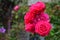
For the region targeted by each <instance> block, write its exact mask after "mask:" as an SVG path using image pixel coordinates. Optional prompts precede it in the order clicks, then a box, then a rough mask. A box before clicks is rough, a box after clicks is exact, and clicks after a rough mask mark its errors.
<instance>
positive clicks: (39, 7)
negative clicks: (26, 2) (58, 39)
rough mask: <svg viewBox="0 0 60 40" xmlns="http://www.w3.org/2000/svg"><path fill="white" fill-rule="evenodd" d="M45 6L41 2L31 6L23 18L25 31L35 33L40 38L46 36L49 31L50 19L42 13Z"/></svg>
mask: <svg viewBox="0 0 60 40" xmlns="http://www.w3.org/2000/svg"><path fill="white" fill-rule="evenodd" d="M45 8H46V6H45V4H44V3H43V2H37V3H36V4H33V5H31V7H30V8H29V11H28V12H27V13H26V15H25V16H24V23H25V30H26V31H27V32H31V33H37V34H39V35H40V36H47V35H48V34H49V32H50V30H51V24H50V18H49V15H48V14H47V13H45V12H44V10H45Z"/></svg>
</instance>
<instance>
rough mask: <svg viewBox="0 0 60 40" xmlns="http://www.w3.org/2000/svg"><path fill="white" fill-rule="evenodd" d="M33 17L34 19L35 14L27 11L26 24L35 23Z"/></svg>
mask: <svg viewBox="0 0 60 40" xmlns="http://www.w3.org/2000/svg"><path fill="white" fill-rule="evenodd" d="M33 19H34V14H31V13H30V12H27V13H26V15H25V16H24V22H25V24H28V23H33Z"/></svg>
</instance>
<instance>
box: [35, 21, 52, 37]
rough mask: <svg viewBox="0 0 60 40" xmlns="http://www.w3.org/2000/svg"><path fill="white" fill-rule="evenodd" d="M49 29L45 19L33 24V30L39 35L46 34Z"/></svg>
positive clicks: (49, 25)
mask: <svg viewBox="0 0 60 40" xmlns="http://www.w3.org/2000/svg"><path fill="white" fill-rule="evenodd" d="M50 30H51V24H50V23H48V22H46V21H40V22H38V23H37V24H36V26H35V32H36V33H37V34H39V35H40V36H47V35H48V34H49V32H50Z"/></svg>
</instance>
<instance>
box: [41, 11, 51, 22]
mask: <svg viewBox="0 0 60 40" xmlns="http://www.w3.org/2000/svg"><path fill="white" fill-rule="evenodd" d="M40 20H43V21H46V22H50V17H49V15H48V14H47V13H44V12H43V13H41V15H40Z"/></svg>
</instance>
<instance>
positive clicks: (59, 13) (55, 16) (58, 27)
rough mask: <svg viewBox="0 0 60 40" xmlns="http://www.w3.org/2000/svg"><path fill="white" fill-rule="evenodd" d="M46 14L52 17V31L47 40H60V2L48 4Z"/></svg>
mask: <svg viewBox="0 0 60 40" xmlns="http://www.w3.org/2000/svg"><path fill="white" fill-rule="evenodd" d="M46 6H47V8H46V12H47V13H48V14H49V15H50V18H51V23H52V26H53V27H52V30H51V32H50V35H49V36H47V37H46V40H60V1H59V2H58V3H46Z"/></svg>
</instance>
